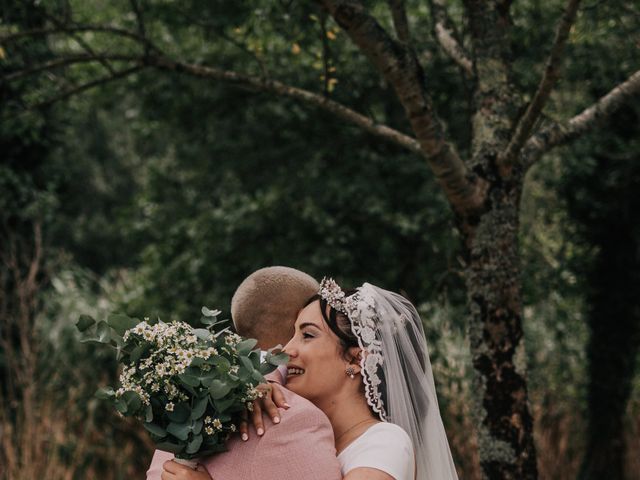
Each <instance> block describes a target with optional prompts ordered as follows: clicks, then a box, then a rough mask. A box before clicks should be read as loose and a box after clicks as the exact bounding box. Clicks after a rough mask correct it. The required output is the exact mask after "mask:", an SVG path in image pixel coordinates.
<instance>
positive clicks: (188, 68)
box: [149, 57, 422, 154]
mask: <svg viewBox="0 0 640 480" xmlns="http://www.w3.org/2000/svg"><path fill="white" fill-rule="evenodd" d="M149 62H150V65H151V66H153V67H155V68H158V69H160V70H168V71H174V72H180V73H187V74H190V75H193V76H196V77H202V78H212V79H216V80H222V81H225V82H227V83H231V84H234V85H238V86H242V87H248V88H250V89H253V90H257V91H262V92H267V93H274V94H276V95H280V96H283V97H289V98H293V99H294V100H298V101H301V102H302V103H306V104H310V105H313V106H316V107H319V108H321V109H322V110H325V111H327V112H329V113H332V114H334V115H336V116H337V117H339V118H341V119H342V120H345V121H347V122H348V123H351V124H353V125H356V126H358V127H360V128H362V129H363V130H365V131H366V132H368V133H370V134H372V135H375V136H377V137H381V138H384V139H386V140H388V141H391V142H392V143H395V144H396V145H399V146H401V147H403V148H406V149H407V150H409V151H411V152H414V153H420V154H421V153H422V150H421V148H420V144H419V143H418V141H417V140H416V139H415V138H412V137H410V136H408V135H405V134H404V133H402V132H399V131H397V130H394V129H393V128H390V127H388V126H386V125H382V124H378V123H376V122H374V121H373V120H372V119H370V118H368V117H366V116H364V115H362V114H360V113H358V112H356V111H354V110H352V109H350V108H349V107H347V106H345V105H343V104H341V103H339V102H336V101H334V100H331V99H330V98H327V97H325V96H323V95H320V94H317V93H313V92H310V91H308V90H303V89H301V88H297V87H292V86H290V85H286V84H284V83H282V82H279V81H277V80H271V79H263V78H258V77H253V76H249V75H243V74H241V73H238V72H233V71H229V70H221V69H217V68H213V67H207V66H203V65H194V64H188V63H183V62H177V61H173V60H170V59H168V58H164V57H163V58H160V57H151V58H149Z"/></svg>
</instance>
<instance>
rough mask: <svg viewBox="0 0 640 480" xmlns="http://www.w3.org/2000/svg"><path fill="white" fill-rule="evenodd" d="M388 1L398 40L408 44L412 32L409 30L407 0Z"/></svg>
mask: <svg viewBox="0 0 640 480" xmlns="http://www.w3.org/2000/svg"><path fill="white" fill-rule="evenodd" d="M388 3H389V9H390V10H391V17H392V18H393V28H394V29H395V31H396V35H397V37H398V40H400V41H401V42H402V43H407V44H408V43H409V42H410V40H411V33H410V31H409V20H408V19H407V9H406V7H405V0H388Z"/></svg>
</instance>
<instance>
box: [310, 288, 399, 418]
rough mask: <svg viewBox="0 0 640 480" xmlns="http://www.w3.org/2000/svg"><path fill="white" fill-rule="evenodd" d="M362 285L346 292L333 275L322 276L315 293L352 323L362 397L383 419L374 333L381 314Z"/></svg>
mask: <svg viewBox="0 0 640 480" xmlns="http://www.w3.org/2000/svg"><path fill="white" fill-rule="evenodd" d="M365 287H366V284H365V286H362V287H359V288H358V289H357V291H356V292H355V293H354V294H352V295H349V296H348V297H347V296H346V295H345V293H344V291H343V290H342V288H340V286H339V285H338V284H337V283H336V282H335V280H333V279H332V278H327V277H325V278H323V279H322V282H320V290H319V291H318V294H319V295H320V297H321V298H323V299H324V300H326V302H327V303H328V304H329V305H330V306H331V307H332V308H333V309H335V310H337V311H339V312H342V313H344V314H345V315H346V316H347V317H348V318H349V321H350V323H351V331H352V332H353V333H354V335H355V336H356V338H357V339H358V346H359V347H360V348H361V349H362V351H363V352H364V354H363V355H362V356H361V359H360V373H361V374H362V380H363V382H364V385H365V397H366V399H367V403H368V404H369V405H370V406H371V408H372V409H373V410H374V411H375V412H376V413H378V414H379V415H380V418H381V419H382V420H386V416H387V413H386V411H385V407H384V401H383V398H382V393H381V391H380V385H381V384H382V379H381V378H380V375H381V374H382V364H383V361H384V357H383V356H382V343H381V341H380V339H379V336H378V335H377V328H378V325H379V324H380V318H379V317H378V315H377V312H376V309H375V302H374V300H373V298H372V297H371V296H370V295H367V294H366V291H365V290H364V289H365Z"/></svg>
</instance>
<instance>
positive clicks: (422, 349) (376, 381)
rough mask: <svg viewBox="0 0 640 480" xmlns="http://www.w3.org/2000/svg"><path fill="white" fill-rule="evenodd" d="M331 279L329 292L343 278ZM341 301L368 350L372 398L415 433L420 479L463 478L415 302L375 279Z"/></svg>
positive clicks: (366, 372)
mask: <svg viewBox="0 0 640 480" xmlns="http://www.w3.org/2000/svg"><path fill="white" fill-rule="evenodd" d="M329 282H332V283H330V284H329V290H326V289H325V292H327V291H331V290H332V289H334V288H335V289H334V292H337V289H339V287H338V286H337V284H335V282H333V281H332V280H329ZM332 285H333V286H335V287H333V286H332ZM321 291H322V289H321ZM337 300H338V299H337ZM338 301H339V302H341V303H342V306H343V308H344V309H345V310H346V313H347V315H348V317H349V319H350V320H351V327H352V330H353V331H354V333H355V334H356V336H357V337H358V342H359V344H360V348H362V349H363V350H364V351H365V352H366V353H365V355H363V358H362V362H361V366H362V372H361V373H362V376H363V380H364V383H365V387H366V394H367V401H368V403H369V405H371V406H372V408H373V409H374V410H375V411H376V412H378V413H379V415H380V418H381V419H382V420H384V421H387V422H390V423H394V424H396V425H398V426H400V427H402V428H403V429H404V430H405V431H406V432H407V433H408V434H409V436H410V437H411V440H412V441H413V447H414V450H415V458H416V466H417V476H416V480H457V478H458V475H457V473H456V468H455V465H454V463H453V458H452V456H451V451H450V449H449V443H448V441H447V436H446V433H445V430H444V426H443V424H442V418H441V417H440V410H439V407H438V399H437V396H436V388H435V383H434V380H433V372H432V370H431V362H430V361H429V352H428V350H427V342H426V339H425V336H424V328H423V326H422V320H421V319H420V316H419V315H418V312H417V311H416V309H415V307H414V306H413V305H412V304H411V302H409V301H408V300H407V299H406V298H404V297H403V296H401V295H398V294H397V293H393V292H390V291H388V290H384V289H382V288H379V287H376V286H375V285H371V284H370V283H365V284H364V285H362V287H360V288H358V289H357V293H355V294H353V295H351V296H349V297H346V298H344V297H342V298H341V299H339V300H338ZM330 303H332V302H330Z"/></svg>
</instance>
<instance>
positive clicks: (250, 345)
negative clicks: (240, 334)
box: [236, 338, 258, 355]
mask: <svg viewBox="0 0 640 480" xmlns="http://www.w3.org/2000/svg"><path fill="white" fill-rule="evenodd" d="M257 344H258V340H256V339H255V338H248V339H246V340H243V341H241V342H240V343H238V345H236V350H237V352H238V354H239V355H247V354H248V353H249V352H251V350H253V349H254V347H255V346H256V345H257Z"/></svg>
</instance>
